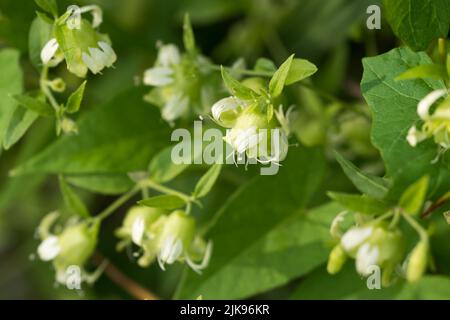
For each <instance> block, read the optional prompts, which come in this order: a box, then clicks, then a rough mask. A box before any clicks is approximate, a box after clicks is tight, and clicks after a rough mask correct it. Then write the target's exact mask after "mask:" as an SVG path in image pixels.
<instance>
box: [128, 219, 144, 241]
mask: <svg viewBox="0 0 450 320" xmlns="http://www.w3.org/2000/svg"><path fill="white" fill-rule="evenodd" d="M144 230H145V220H144V218H143V217H137V218H136V219H135V220H134V222H133V225H132V226H131V240H132V241H133V242H134V243H135V244H137V245H138V246H140V245H141V244H142V238H143V237H144Z"/></svg>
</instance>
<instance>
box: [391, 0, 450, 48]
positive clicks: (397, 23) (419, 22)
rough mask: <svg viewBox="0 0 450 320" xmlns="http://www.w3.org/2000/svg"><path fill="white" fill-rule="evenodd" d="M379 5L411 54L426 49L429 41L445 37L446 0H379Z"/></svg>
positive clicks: (448, 21) (449, 10)
mask: <svg viewBox="0 0 450 320" xmlns="http://www.w3.org/2000/svg"><path fill="white" fill-rule="evenodd" d="M383 4H384V9H385V12H386V16H387V19H388V21H389V24H390V25H391V27H392V30H393V31H394V33H395V34H396V36H397V37H399V38H400V39H402V40H403V41H404V42H405V43H406V44H407V45H408V46H410V47H411V48H412V49H413V50H415V51H420V50H426V49H427V48H428V46H429V44H430V43H431V41H433V40H434V39H437V38H439V37H444V38H446V37H447V35H448V30H449V25H450V3H449V2H448V1H447V0H402V1H399V0H383Z"/></svg>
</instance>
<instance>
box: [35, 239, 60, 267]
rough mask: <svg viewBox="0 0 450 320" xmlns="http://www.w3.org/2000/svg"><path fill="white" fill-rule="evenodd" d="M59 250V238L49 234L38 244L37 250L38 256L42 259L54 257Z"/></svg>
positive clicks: (48, 259) (47, 259)
mask: <svg viewBox="0 0 450 320" xmlns="http://www.w3.org/2000/svg"><path fill="white" fill-rule="evenodd" d="M60 251H61V247H60V246H59V240H58V237H57V236H53V235H51V236H49V237H47V238H46V239H44V241H42V242H41V244H40V245H39V247H38V249H37V252H38V255H39V258H41V260H43V261H50V260H53V259H54V258H56V257H57V256H58V254H59V252H60Z"/></svg>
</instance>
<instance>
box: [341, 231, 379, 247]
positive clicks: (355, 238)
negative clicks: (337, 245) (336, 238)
mask: <svg viewBox="0 0 450 320" xmlns="http://www.w3.org/2000/svg"><path fill="white" fill-rule="evenodd" d="M372 232H373V228H372V227H365V228H352V229H350V230H348V231H347V232H346V233H345V234H344V235H343V236H342V239H341V245H342V247H343V248H344V249H345V250H346V251H352V250H353V249H355V248H357V247H359V246H360V245H361V244H362V243H363V242H364V241H365V240H366V239H367V238H369V237H370V236H371V235H372Z"/></svg>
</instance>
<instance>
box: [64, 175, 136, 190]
mask: <svg viewBox="0 0 450 320" xmlns="http://www.w3.org/2000/svg"><path fill="white" fill-rule="evenodd" d="M65 178H66V180H67V182H68V183H70V184H72V185H74V186H76V187H78V188H81V189H85V190H88V191H90V192H94V193H99V194H104V195H119V194H122V193H125V192H127V191H128V190H130V189H131V188H132V187H133V186H134V183H133V181H131V179H130V178H129V177H128V175H126V174H97V175H81V176H79V175H76V176H71V175H66V176H65Z"/></svg>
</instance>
